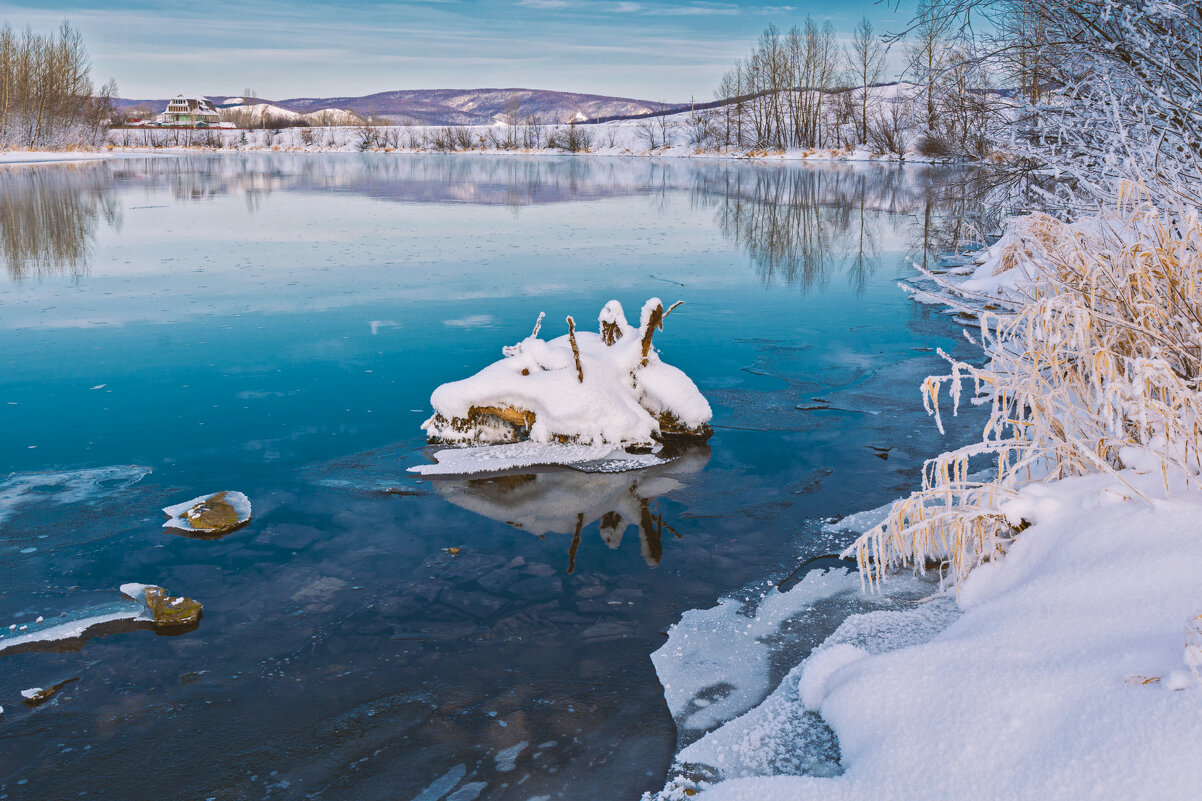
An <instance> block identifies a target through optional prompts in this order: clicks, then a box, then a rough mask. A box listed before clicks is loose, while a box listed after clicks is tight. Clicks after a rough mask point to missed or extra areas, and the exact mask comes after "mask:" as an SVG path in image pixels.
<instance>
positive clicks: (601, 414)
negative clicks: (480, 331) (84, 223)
mask: <svg viewBox="0 0 1202 801" xmlns="http://www.w3.org/2000/svg"><path fill="white" fill-rule="evenodd" d="M672 308H675V306H673V307H672ZM672 308H669V309H667V310H665V309H664V307H663V304H662V303H661V302H660V300H659V299H658V298H652V299H651V300H649V301H647V303H646V304H644V306H643V310H642V315H641V318H640V323H639V326H638V327H637V328H635V327H634V326H631V325H630V324H629V323H627V321H626V317H625V315H624V313H623V311H622V306H621V304H620V303H618V302H617V301H610V302H609V303H607V304H606V305H605V308H604V309H602V311H601V315H600V317H599V319H598V322H599V324H600V330H599V331H598V332H597V333H593V332H589V331H576V330H575V323H574V321H573V320H572V319H571V318H570V317H569V318H568V328H569V332H568V334H566V335H564V336H560V337H557V338H555V339H552V340H549V341H548V340H543V339H540V338H539V336H538V334H539V331H540V330H541V326H542V319H543V316H542V315H539V320H538V323H536V325H535V328H534V332H533V333H532V334H531V335H530V336H529V337H527V338H526V339H524V340H522V341H521V342H519V343H518V344H516V345H513V346H511V347H507V348H505V349H504V350H503V353H504V358H503V359H501V360H500V361H497V362H494V363H493V364H491V365H489V366H488V367H485V368H484V369H483V370H481V371H480V372H478V373H476V374H475V375H474V376H471V377H469V378H465V379H463V380H461V381H454V382H451V383H449V384H443V385H442V386H440V387H438V388H437V389H436V390H434V393H433V395H432V396H431V398H430V402H431V405H433V407H434V415H433V416H432V417H431V418H430V419H429V420H427V421H426V422H425V423H423V424H422V429H423V430H425V431H426V433H427V435H428V436H429V438H430V441H431V442H432V443H448V444H459V445H495V444H502V443H513V442H519V441H523V440H528V441H529V442H532V443H544V444H549V443H561V444H573V445H585V446H593V449H594V450H589V451H588V452H586V453H584V454H583V456H582V455H581V454H576V453H575V451H573V454H572V455H573V459H574V460H576V461H579V460H580V458H584V459H585V460H587V461H592V460H596V459H599V458H603V457H605V456H606V455H607V454H608V453H609V452H611V451H612V450H613V449H616V448H621V449H625V450H627V451H642V452H650V451H653V450H654V449H655V447H656V443H657V442H658V441H660V440H663V439H665V438H672V437H687V438H690V439H697V440H704V439H705V438H707V437H708V436H709V435H710V433H711V430H710V427H709V420H710V418H711V417H712V414H713V413H712V412H711V410H710V405H709V403H708V402H707V401H706V399H705V397H704V396H703V395H702V394H701V392H700V391H699V390H698V389H697V387H696V385H695V384H694V383H693V382H692V380H690V379H689V377H688V376H687V375H685V374H684V373H683V372H682V371H680V370H678V369H677V368H675V367H673V366H671V365H669V364H667V363H666V362H664V361H663V360H661V359H660V357H659V354H658V353H657V352H656V351H655V349H654V348H653V347H651V340H652V336H653V334H654V332H655V330H656V329H657V328H662V322H663V319H664V318H665V317H666V316H667V315H668V314H669V313H670V312H671V311H672ZM537 458H538V459H539V460H540V461H535V462H527V464H530V463H535V464H537V463H544V461H542V460H543V457H542V456H539V457H537Z"/></svg>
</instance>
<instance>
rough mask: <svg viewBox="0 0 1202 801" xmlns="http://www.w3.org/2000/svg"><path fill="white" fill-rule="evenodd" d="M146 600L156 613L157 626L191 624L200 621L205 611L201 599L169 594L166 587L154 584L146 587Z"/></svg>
mask: <svg viewBox="0 0 1202 801" xmlns="http://www.w3.org/2000/svg"><path fill="white" fill-rule="evenodd" d="M144 600H145V602H146V606H147V608H148V609H150V612H151V614H152V615H154V624H155V626H156V627H167V626H191V625H193V624H195V623H198V622H199V621H200V616H201V614H202V613H203V611H204V607H202V606H201V605H200V602H199V601H194V600H192V599H191V598H185V597H183V596H182V595H177V596H171V595H168V594H167V591H166V590H165V589H163V588H162V587H156V586H154V585H150V586H148V587H146V594H145V596H144Z"/></svg>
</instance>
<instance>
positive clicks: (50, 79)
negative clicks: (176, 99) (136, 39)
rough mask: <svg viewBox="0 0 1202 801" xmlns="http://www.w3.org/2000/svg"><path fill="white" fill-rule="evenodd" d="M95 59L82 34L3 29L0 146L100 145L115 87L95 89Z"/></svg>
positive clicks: (0, 41)
mask: <svg viewBox="0 0 1202 801" xmlns="http://www.w3.org/2000/svg"><path fill="white" fill-rule="evenodd" d="M90 74H91V60H90V59H89V57H88V50H87V48H86V47H85V46H84V43H83V38H82V37H81V36H80V34H79V32H78V31H77V30H75V29H74V28H72V27H71V26H70V25H69V24H67V23H65V22H64V23H63V24H62V26H60V27H59V29H58V30H57V31H56V32H55V33H53V34H38V33H34V32H33V30H32V29H30V28H26V29H25V30H23V31H20V32H17V31H14V30H13V28H12V26H10V25H8V24H7V23H6V24H5V25H4V26H3V27H0V147H4V148H39V147H50V148H54V147H70V146H73V145H94V144H98V143H99V142H100V141H101V140H102V138H103V136H104V130H105V127H106V125H107V124H108V121H109V117H110V116H111V114H112V104H113V97H114V95H115V94H116V85H115V84H114V83H113V82H112V81H110V82H109V83H107V84H105V86H103V87H102V88H101V89H100V91H99V92H96V91H95V90H94V87H93V85H92V80H91V77H90Z"/></svg>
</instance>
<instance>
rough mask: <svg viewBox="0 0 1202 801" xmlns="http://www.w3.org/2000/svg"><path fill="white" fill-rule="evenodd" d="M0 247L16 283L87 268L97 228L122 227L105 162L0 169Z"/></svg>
mask: <svg viewBox="0 0 1202 801" xmlns="http://www.w3.org/2000/svg"><path fill="white" fill-rule="evenodd" d="M0 197H2V198H3V199H4V201H3V204H2V205H0V251H2V252H3V257H4V264H5V267H6V268H7V270H8V275H9V277H10V278H11V279H12V280H14V281H21V280H23V279H25V278H30V277H35V278H44V277H48V276H60V275H66V276H70V277H72V278H73V279H78V278H80V277H82V276H83V275H85V274H86V273H87V270H88V258H89V255H90V253H91V247H92V241H93V239H94V238H95V235H96V228H97V226H98V225H99V223H100V222H101V221H102V220H103V221H104V222H105V223H107V224H108V225H110V226H114V227H120V224H121V208H120V206H119V205H118V203H117V201H116V199H115V198H114V197H113V194H112V191H111V181H110V179H109V176H108V173H107V171H106V170H105V168H104V166H103V165H85V166H75V165H71V166H53V167H42V166H39V167H16V168H6V169H0Z"/></svg>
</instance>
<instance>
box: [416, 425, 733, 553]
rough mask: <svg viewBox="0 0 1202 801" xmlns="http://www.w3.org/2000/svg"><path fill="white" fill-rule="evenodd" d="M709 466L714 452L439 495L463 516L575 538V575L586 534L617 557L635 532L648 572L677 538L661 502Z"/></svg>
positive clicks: (460, 486) (503, 479) (451, 483)
mask: <svg viewBox="0 0 1202 801" xmlns="http://www.w3.org/2000/svg"><path fill="white" fill-rule="evenodd" d="M709 459H710V449H709V446H706V445H702V446H695V447H692V448H689V449H688V450H686V451H684V452H683V453H681V454H680V456H679V457H678V458H677V459H675V460H674V461H672V462H669V463H668V464H665V465H660V466H657V467H651V468H647V469H644V470H634V471H629V472H625V473H581V472H578V471H576V470H567V469H559V470H547V471H540V472H536V473H522V474H516V475H503V476H493V477H489V478H464V479H439V480H437V481H435V482H434V485H435V487H436V488H437V490H438V493H439V495H441V496H442V497H444V498H445V499H446V500H448V501H450V502H451V503H453V504H455V505H456V506H459V507H461V508H463V509H467V510H469V511H472V512H475V513H476V514H478V515H482V516H484V517H487V518H490V519H492V520H496V521H498V522H502V523H505V524H507V525H510V526H513V527H514V528H517V529H521V530H522V531H527V532H529V533H531V534H534V535H535V536H537V537H540V538H543V537H546V535H547V534H564V535H571V537H572V544H571V546H570V547H569V549H568V560H567V572H568V573H573V572H575V570H576V553H577V550H578V549H579V547H580V538H581V534H582V532H583V531H584V530H585V529H586V528H587V527H589V526H591V525H593V524H594V523H596V524H597V529H598V534H599V535H600V537H601V540H602V541H603V542H604V543H605V544H606V545H607V546H608V547H609V548H610V549H613V550H616V549H617V548H619V547H620V546H621V545H622V538H623V537H624V536H625V534H626V532H627V531H628V530H629V529H630V528H631V527H634V528H635V529H636V530H637V532H638V537H639V548H640V550H641V551H642V554H643V559H644V561H646V563H647V565H648V566H649V567H655V566H657V565H659V562H660V559H661V558H662V557H663V550H664V532H665V531H666V532H668V533H669V534H670V535H674V536H675V537H679V536H680V535H679V534H677V533H676V529H675V528H673V527H672V525H671V524H669V523H666V522H664V516H663V514H662V513H661V512H660V511H659V510H658V505H657V503H656V502H657V501H658V499H659V498H660V497H662V496H666V495H669V494H671V493H673V492H676V491H678V490H680V489H683V488H684V487H685V485H686V484H687V483H688V481H689V479H691V478H692V477H693V476H695V475H696V474H697V473H700V472H701V470H702V469H704V468H705V465H706V464H707V463H708V462H709Z"/></svg>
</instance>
